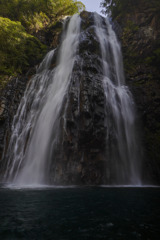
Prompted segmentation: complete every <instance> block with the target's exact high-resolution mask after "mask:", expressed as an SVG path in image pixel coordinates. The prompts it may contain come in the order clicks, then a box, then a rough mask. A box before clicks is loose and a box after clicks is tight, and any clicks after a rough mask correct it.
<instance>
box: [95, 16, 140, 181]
mask: <svg viewBox="0 0 160 240" xmlns="http://www.w3.org/2000/svg"><path fill="white" fill-rule="evenodd" d="M94 19H95V25H96V26H95V28H96V35H97V37H98V39H99V43H100V48H101V54H102V64H103V75H104V77H103V86H104V92H105V97H106V115H107V116H108V117H107V128H108V129H109V131H110V132H109V134H108V136H107V140H106V144H107V156H108V160H107V168H106V169H107V173H106V175H107V179H108V181H107V182H109V183H111V184H140V183H141V181H140V172H139V169H140V151H139V150H140V149H139V141H138V136H137V129H136V113H135V104H134V101H133V97H132V94H131V92H130V91H129V89H128V87H127V86H125V85H124V84H125V78H124V72H123V59H122V53H121V47H120V44H119V42H118V40H117V37H116V34H115V32H114V31H113V29H112V26H111V24H110V23H109V21H108V19H106V20H105V23H104V21H103V19H102V18H101V17H100V15H98V14H97V13H95V14H94Z"/></svg>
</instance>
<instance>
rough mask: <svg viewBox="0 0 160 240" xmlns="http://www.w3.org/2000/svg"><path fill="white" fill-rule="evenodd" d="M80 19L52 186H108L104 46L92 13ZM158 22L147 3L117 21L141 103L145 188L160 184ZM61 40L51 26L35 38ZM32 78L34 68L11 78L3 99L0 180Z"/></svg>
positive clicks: (127, 67)
mask: <svg viewBox="0 0 160 240" xmlns="http://www.w3.org/2000/svg"><path fill="white" fill-rule="evenodd" d="M81 19H82V26H81V28H82V32H81V34H80V45H79V59H78V60H77V61H76V62H75V65H74V70H73V72H74V73H73V76H72V80H71V83H70V87H69V92H68V97H67V98H66V99H65V100H66V101H67V105H66V113H67V114H66V118H65V119H63V118H62V120H61V126H62V128H61V129H62V131H61V135H60V143H63V144H60V145H59V146H58V147H57V149H56V152H54V155H55V156H56V159H57V160H56V161H57V162H58V164H56V169H55V165H54V163H53V164H51V168H50V169H49V172H50V176H54V179H52V177H51V178H50V182H51V183H52V182H54V183H56V182H57V183H59V184H60V183H63V184H64V183H68V184H74V183H75V182H76V183H77V184H78V183H80V184H102V183H104V182H105V169H106V157H105V151H106V146H105V142H106V141H105V139H106V134H107V128H106V125H105V118H106V113H105V110H104V109H105V108H104V104H105V96H104V90H103V86H102V85H103V84H102V72H103V70H102V62H101V61H102V60H101V53H100V46H99V43H98V41H97V38H96V37H95V28H94V25H93V24H94V19H93V14H91V13H87V12H83V13H81ZM158 19H159V18H158V16H157V15H156V14H154V13H153V9H151V8H150V7H149V8H148V6H147V7H145V5H143V4H140V5H136V6H135V7H134V8H133V11H132V12H130V13H129V14H128V15H124V16H123V17H122V16H121V17H119V18H117V22H118V23H119V24H120V25H121V26H122V31H121V34H120V38H121V41H122V47H123V53H124V62H125V63H124V65H125V72H126V78H127V82H128V84H129V85H130V89H131V91H132V92H133V95H134V98H135V101H136V103H137V108H138V112H139V122H141V126H142V131H141V134H142V140H143V145H144V160H143V178H144V181H145V182H146V183H155V184H157V183H160V177H159V172H160V148H159V146H160V123H159V119H160V86H159V85H160V79H159V73H160V72H159V69H158V57H159V55H158V51H159V50H158V49H159V45H158V44H159V43H158V39H159V37H160V31H159V29H160V28H159V23H158ZM60 28H61V26H58V29H60ZM58 36H59V35H58V34H57V33H55V28H54V27H53V29H50V30H48V31H47V33H46V34H44V33H39V36H37V37H39V39H41V41H42V42H43V43H46V44H48V45H49V46H51V47H56V46H57V45H58V43H59V37H58ZM51 39H52V40H51ZM55 56H56V55H55ZM82 59H83V60H82ZM55 62H56V57H55V59H53V62H52V67H53V68H54V66H55ZM34 73H35V69H32V70H30V71H29V73H28V75H26V76H25V77H22V78H19V79H17V80H16V81H15V79H11V81H10V82H9V84H8V85H7V87H6V88H5V90H3V92H2V94H1V98H0V159H1V160H0V175H2V172H1V171H2V169H3V162H2V153H3V149H4V145H5V143H6V145H7V142H8V140H9V137H10V128H11V122H12V120H13V116H14V114H15V112H16V110H17V107H18V104H19V101H20V99H21V97H22V95H23V93H24V90H25V88H26V84H27V83H28V81H29V80H30V77H31V76H32V75H33V74H34ZM93 79H94V81H93ZM67 99H68V100H67ZM79 103H80V104H79ZM64 126H65V127H64ZM62 148H63V150H62ZM62 162H63V164H62ZM53 172H54V174H53Z"/></svg>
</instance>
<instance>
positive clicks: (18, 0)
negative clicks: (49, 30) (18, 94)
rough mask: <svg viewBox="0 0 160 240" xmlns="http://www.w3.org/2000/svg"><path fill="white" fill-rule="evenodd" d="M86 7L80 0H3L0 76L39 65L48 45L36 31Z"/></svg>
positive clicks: (0, 4)
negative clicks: (36, 34)
mask: <svg viewBox="0 0 160 240" xmlns="http://www.w3.org/2000/svg"><path fill="white" fill-rule="evenodd" d="M84 9H85V6H84V5H83V4H82V3H81V2H80V1H77V0H0V76H1V77H0V78H2V76H3V75H8V76H9V75H16V74H18V73H22V72H23V71H25V70H26V69H27V66H28V67H29V66H30V65H34V64H36V62H38V61H40V59H41V58H42V57H43V56H44V54H45V52H46V49H47V47H46V46H45V45H43V44H42V43H41V42H40V41H39V40H38V39H37V38H36V37H35V33H36V32H38V31H39V30H43V29H46V27H49V26H50V25H52V24H55V23H56V22H57V21H59V20H60V19H62V18H63V17H64V16H66V15H73V14H75V13H78V12H80V11H82V10H84Z"/></svg>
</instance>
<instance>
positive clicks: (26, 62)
mask: <svg viewBox="0 0 160 240" xmlns="http://www.w3.org/2000/svg"><path fill="white" fill-rule="evenodd" d="M45 52H46V47H45V46H44V45H43V44H42V43H40V41H39V40H38V39H36V38H35V37H34V36H32V35H30V34H28V33H26V31H25V29H24V27H23V26H22V25H21V23H20V22H15V21H11V20H10V19H8V18H3V17H0V62H1V63H0V75H17V74H18V73H22V72H23V71H25V69H26V68H28V67H29V66H31V65H32V64H35V63H36V62H37V61H39V60H40V59H41V58H42V56H43V55H44V53H45Z"/></svg>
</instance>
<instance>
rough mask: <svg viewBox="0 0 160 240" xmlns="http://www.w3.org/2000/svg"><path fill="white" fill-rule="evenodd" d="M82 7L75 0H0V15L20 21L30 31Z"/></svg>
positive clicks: (83, 7)
mask: <svg viewBox="0 0 160 240" xmlns="http://www.w3.org/2000/svg"><path fill="white" fill-rule="evenodd" d="M83 9H85V6H84V5H83V4H82V3H81V2H80V1H77V0H0V16H1V17H4V18H9V19H10V20H12V21H19V22H21V23H22V25H23V26H24V27H25V28H26V29H27V30H28V31H29V32H31V33H32V32H34V31H38V30H39V29H42V28H44V27H46V26H47V25H48V24H50V23H51V22H56V21H58V20H60V19H61V18H62V17H64V16H66V15H73V14H74V13H78V12H80V11H82V10H83Z"/></svg>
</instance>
